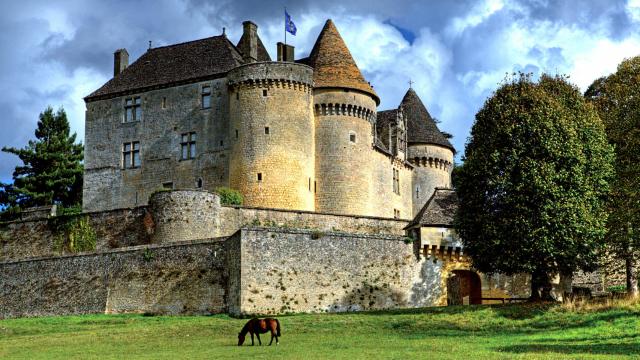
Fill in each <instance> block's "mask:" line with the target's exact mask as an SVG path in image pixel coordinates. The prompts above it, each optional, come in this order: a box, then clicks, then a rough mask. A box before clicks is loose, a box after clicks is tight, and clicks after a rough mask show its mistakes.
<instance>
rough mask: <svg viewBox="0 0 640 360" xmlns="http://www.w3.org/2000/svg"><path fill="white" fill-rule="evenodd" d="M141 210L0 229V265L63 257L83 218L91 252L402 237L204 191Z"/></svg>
mask: <svg viewBox="0 0 640 360" xmlns="http://www.w3.org/2000/svg"><path fill="white" fill-rule="evenodd" d="M152 199H155V200H152V201H151V204H150V205H149V206H146V207H137V208H133V209H118V210H111V211H103V212H93V213H86V214H82V215H74V216H58V217H53V218H49V219H40V220H34V221H14V222H9V223H4V224H0V261H3V260H18V259H26V258H32V257H42V256H54V255H60V254H66V253H68V252H67V251H66V250H65V249H64V248H63V249H59V248H58V247H57V246H56V242H58V241H60V237H61V236H65V232H64V225H65V224H68V223H69V222H72V221H74V220H77V219H82V218H84V217H86V218H87V219H88V220H89V224H90V226H91V228H92V229H93V231H94V232H95V235H96V240H97V241H96V251H105V250H109V249H116V248H121V247H127V246H136V245H143V244H150V243H153V244H162V243H170V242H176V241H186V240H197V239H205V238H211V237H223V236H231V235H233V234H234V233H235V232H237V231H238V230H239V229H240V228H241V227H243V226H271V227H281V228H302V229H317V230H321V231H325V232H330V231H340V232H352V233H356V234H391V235H398V236H401V235H403V234H404V233H405V232H404V230H403V229H404V227H405V226H407V224H408V222H407V221H406V220H397V219H388V218H376V217H366V216H347V215H335V214H322V213H314V212H308V211H295V210H281V209H264V208H250V207H237V206H236V207H232V206H220V203H219V201H220V200H219V198H218V196H217V195H215V194H213V193H209V192H205V191H196V190H188V191H172V192H158V193H156V195H155V196H154V197H153V198H152Z"/></svg>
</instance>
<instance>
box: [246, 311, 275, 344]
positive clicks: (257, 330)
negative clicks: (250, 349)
mask: <svg viewBox="0 0 640 360" xmlns="http://www.w3.org/2000/svg"><path fill="white" fill-rule="evenodd" d="M267 331H271V341H270V342H269V346H271V343H273V338H275V339H276V345H278V343H279V341H278V337H280V322H279V321H278V319H272V318H266V319H251V320H249V321H248V322H247V323H246V324H245V325H244V327H243V328H242V330H240V333H238V346H242V344H243V343H244V338H245V336H246V335H247V333H250V334H251V345H253V334H256V336H257V337H258V344H260V346H262V341H260V334H264V333H266V332H267Z"/></svg>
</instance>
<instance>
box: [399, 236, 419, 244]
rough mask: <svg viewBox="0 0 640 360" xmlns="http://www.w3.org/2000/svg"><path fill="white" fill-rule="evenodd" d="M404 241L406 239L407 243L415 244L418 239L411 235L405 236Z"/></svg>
mask: <svg viewBox="0 0 640 360" xmlns="http://www.w3.org/2000/svg"><path fill="white" fill-rule="evenodd" d="M402 241H404V243H405V244H413V242H414V241H416V239H414V238H412V237H411V236H405V237H404V239H402Z"/></svg>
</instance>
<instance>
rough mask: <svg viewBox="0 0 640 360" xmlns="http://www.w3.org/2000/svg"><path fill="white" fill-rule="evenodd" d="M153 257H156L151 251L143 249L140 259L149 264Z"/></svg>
mask: <svg viewBox="0 0 640 360" xmlns="http://www.w3.org/2000/svg"><path fill="white" fill-rule="evenodd" d="M155 257H156V255H155V254H154V253H153V251H151V249H145V250H144V252H143V253H142V259H143V260H144V261H145V262H150V261H151V260H153V259H154V258H155Z"/></svg>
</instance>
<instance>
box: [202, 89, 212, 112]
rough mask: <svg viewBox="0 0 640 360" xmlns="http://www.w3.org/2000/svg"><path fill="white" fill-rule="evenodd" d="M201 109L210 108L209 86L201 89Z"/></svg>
mask: <svg viewBox="0 0 640 360" xmlns="http://www.w3.org/2000/svg"><path fill="white" fill-rule="evenodd" d="M202 108H203V109H209V108H211V86H209V85H205V86H203V87H202Z"/></svg>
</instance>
